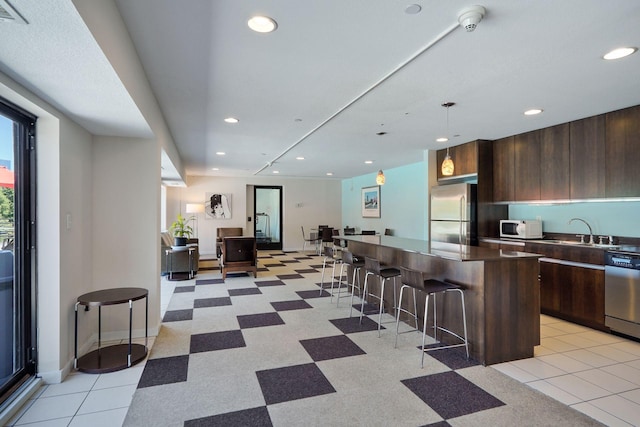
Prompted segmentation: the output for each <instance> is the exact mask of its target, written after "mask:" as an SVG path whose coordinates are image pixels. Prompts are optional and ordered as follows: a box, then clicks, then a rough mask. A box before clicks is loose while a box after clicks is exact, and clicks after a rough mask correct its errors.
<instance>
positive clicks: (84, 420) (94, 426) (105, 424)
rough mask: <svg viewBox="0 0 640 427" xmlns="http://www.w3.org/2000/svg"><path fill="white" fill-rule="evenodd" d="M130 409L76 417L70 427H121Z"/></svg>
mask: <svg viewBox="0 0 640 427" xmlns="http://www.w3.org/2000/svg"><path fill="white" fill-rule="evenodd" d="M127 410H128V408H118V409H112V410H109V411H101V412H92V413H90V414H82V415H76V416H75V417H73V420H72V421H71V423H70V424H69V427H115V426H121V425H122V424H123V423H124V419H125V417H126V416H127Z"/></svg>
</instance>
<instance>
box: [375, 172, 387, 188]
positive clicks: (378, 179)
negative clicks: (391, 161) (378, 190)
mask: <svg viewBox="0 0 640 427" xmlns="http://www.w3.org/2000/svg"><path fill="white" fill-rule="evenodd" d="M384 179H385V178H384V173H382V169H380V170H379V171H378V175H377V176H376V184H378V185H384Z"/></svg>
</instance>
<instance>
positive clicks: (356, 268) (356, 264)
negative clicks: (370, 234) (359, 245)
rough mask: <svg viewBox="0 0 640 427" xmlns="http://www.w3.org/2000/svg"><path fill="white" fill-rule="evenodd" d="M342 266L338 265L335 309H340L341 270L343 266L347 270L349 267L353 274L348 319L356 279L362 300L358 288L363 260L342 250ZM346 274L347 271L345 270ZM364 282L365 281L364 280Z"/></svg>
mask: <svg viewBox="0 0 640 427" xmlns="http://www.w3.org/2000/svg"><path fill="white" fill-rule="evenodd" d="M341 252H342V264H340V274H339V276H338V277H339V282H338V283H339V285H338V295H337V296H338V301H337V303H336V306H337V307H340V294H341V293H342V292H341V288H342V269H343V268H344V266H345V265H346V266H347V269H348V268H349V266H350V267H351V268H352V269H353V274H352V275H351V276H352V277H351V308H350V310H349V317H351V315H352V312H353V295H354V293H355V290H356V278H357V280H358V285H357V288H358V294H359V295H360V297H361V298H362V289H361V288H360V274H358V273H360V270H361V269H362V267H364V260H362V259H361V258H360V257H357V256H354V255H353V254H352V253H351V252H349V251H348V250H346V249H343V250H342V251H341ZM347 272H348V270H347ZM365 280H366V279H365ZM332 291H333V288H332ZM348 292H349V276H348V275H347V293H348Z"/></svg>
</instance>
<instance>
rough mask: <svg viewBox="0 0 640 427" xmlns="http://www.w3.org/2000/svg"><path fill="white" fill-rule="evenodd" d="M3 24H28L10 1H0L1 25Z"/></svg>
mask: <svg viewBox="0 0 640 427" xmlns="http://www.w3.org/2000/svg"><path fill="white" fill-rule="evenodd" d="M3 22H15V23H17V24H28V22H27V20H26V19H24V18H23V17H22V15H20V12H18V11H17V10H16V8H15V7H13V6H12V5H11V3H9V1H8V0H0V23H3Z"/></svg>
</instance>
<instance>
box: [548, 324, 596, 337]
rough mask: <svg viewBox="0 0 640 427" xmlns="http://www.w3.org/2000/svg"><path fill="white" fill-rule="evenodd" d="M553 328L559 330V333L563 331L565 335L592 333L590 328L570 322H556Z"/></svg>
mask: <svg viewBox="0 0 640 427" xmlns="http://www.w3.org/2000/svg"><path fill="white" fill-rule="evenodd" d="M553 327H554V328H556V329H560V330H561V331H565V332H566V333H567V334H577V333H580V332H589V331H592V329H591V328H587V327H586V326H582V325H578V324H575V323H571V322H566V321H562V322H558V323H554V324H553Z"/></svg>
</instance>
